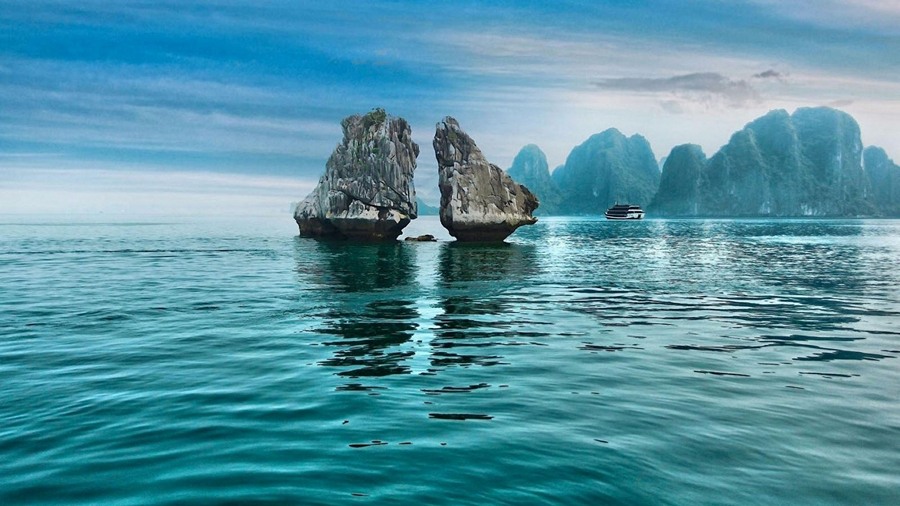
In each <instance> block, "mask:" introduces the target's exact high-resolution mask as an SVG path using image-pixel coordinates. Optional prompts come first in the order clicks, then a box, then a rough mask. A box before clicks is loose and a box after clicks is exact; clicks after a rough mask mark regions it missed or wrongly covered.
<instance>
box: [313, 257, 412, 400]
mask: <svg viewBox="0 0 900 506" xmlns="http://www.w3.org/2000/svg"><path fill="white" fill-rule="evenodd" d="M296 253H297V257H296V262H297V273H298V277H299V278H300V281H301V284H303V283H312V284H313V285H314V288H313V289H312V290H310V291H309V292H307V294H305V296H307V297H309V298H311V299H314V300H311V301H310V302H311V304H312V305H313V306H314V307H320V308H322V311H321V312H320V313H318V314H315V315H314V316H315V317H316V318H317V319H320V321H321V323H320V324H319V325H318V326H316V327H314V328H312V329H310V331H311V332H313V333H315V334H316V335H317V336H320V339H321V340H322V342H321V344H322V345H323V346H327V347H333V348H335V351H334V352H333V353H332V356H331V357H329V358H327V359H325V360H321V361H319V362H318V365H320V366H324V367H334V368H338V369H339V371H337V372H336V373H335V374H337V375H338V376H343V377H349V378H363V377H370V378H371V377H381V376H389V375H394V374H409V372H410V367H409V366H408V365H407V364H406V363H405V362H406V361H407V360H408V359H409V358H410V357H412V356H413V354H414V352H413V351H412V350H409V349H404V348H403V347H404V345H405V344H406V343H408V342H409V341H410V340H411V339H412V337H413V334H414V332H415V330H416V329H417V328H418V323H417V322H416V319H417V318H418V317H419V313H418V311H417V308H416V305H415V302H414V294H412V293H411V292H412V290H413V289H412V288H409V287H412V286H414V284H415V282H414V279H415V269H416V266H415V250H414V248H411V247H409V245H405V244H403V243H381V244H361V243H352V242H331V241H316V240H311V239H298V244H297V248H296ZM380 388H383V387H377V386H370V385H364V384H361V383H358V382H354V383H349V384H346V385H343V386H340V387H338V390H342V391H366V392H370V394H372V395H377V394H376V393H375V392H374V391H375V390H377V389H380Z"/></svg>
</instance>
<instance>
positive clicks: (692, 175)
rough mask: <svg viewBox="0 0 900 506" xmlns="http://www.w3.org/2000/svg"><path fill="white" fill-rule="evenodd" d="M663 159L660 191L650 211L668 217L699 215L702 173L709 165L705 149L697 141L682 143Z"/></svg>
mask: <svg viewBox="0 0 900 506" xmlns="http://www.w3.org/2000/svg"><path fill="white" fill-rule="evenodd" d="M663 160H665V162H664V163H663V170H662V178H661V179H660V182H659V188H660V191H658V192H657V193H656V196H655V197H654V198H653V202H651V203H650V206H648V208H647V212H649V213H651V214H660V215H666V216H692V215H696V214H697V205H698V194H699V192H700V174H701V172H702V171H703V168H704V167H705V166H706V155H705V154H703V149H702V148H700V146H698V145H696V144H682V145H681V146H675V147H674V148H672V152H671V153H670V154H669V156H666V157H664V158H663ZM663 189H665V191H663Z"/></svg>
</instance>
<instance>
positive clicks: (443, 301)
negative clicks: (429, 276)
mask: <svg viewBox="0 0 900 506" xmlns="http://www.w3.org/2000/svg"><path fill="white" fill-rule="evenodd" d="M539 265H540V264H539V262H538V259H537V255H536V250H535V247H534V246H533V245H520V244H508V243H502V244H465V243H446V244H442V245H441V250H440V253H439V256H438V270H439V273H440V280H441V284H440V286H439V288H438V295H439V299H440V306H441V309H442V310H443V312H442V313H441V314H439V315H437V316H435V318H434V326H435V330H434V339H432V341H431V348H432V352H431V356H430V361H431V365H432V369H431V370H430V372H435V371H438V370H441V369H444V368H447V367H451V366H460V367H469V366H472V365H478V366H483V367H488V366H496V365H503V364H505V363H506V362H504V361H503V356H502V355H499V354H497V353H496V351H497V350H498V349H502V348H503V347H506V346H521V345H528V344H534V343H533V342H529V341H525V340H523V339H524V338H525V337H526V336H527V337H531V338H534V337H540V336H543V335H546V334H544V333H542V332H537V331H535V330H534V328H532V327H531V326H530V325H527V324H526V325H523V322H522V321H521V316H520V312H519V310H518V308H517V307H514V306H513V305H512V304H513V302H514V301H515V300H516V299H515V297H516V292H517V291H518V289H520V288H521V286H522V285H523V284H525V282H527V281H529V279H530V278H532V277H533V276H534V275H536V274H537V273H538V272H539Z"/></svg>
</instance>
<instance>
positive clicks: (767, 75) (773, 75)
mask: <svg viewBox="0 0 900 506" xmlns="http://www.w3.org/2000/svg"><path fill="white" fill-rule="evenodd" d="M753 77H754V78H756V79H778V80H779V81H780V80H782V79H784V75H783V74H782V73H781V72H778V71H777V70H772V69H769V70H766V71H765V72H760V73H758V74H753Z"/></svg>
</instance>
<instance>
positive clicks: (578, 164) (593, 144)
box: [553, 128, 660, 214]
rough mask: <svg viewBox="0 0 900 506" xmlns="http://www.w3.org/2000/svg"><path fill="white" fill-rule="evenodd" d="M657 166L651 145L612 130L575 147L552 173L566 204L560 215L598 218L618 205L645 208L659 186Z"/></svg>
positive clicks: (562, 204) (637, 136) (562, 205)
mask: <svg viewBox="0 0 900 506" xmlns="http://www.w3.org/2000/svg"><path fill="white" fill-rule="evenodd" d="M659 178H660V174H659V166H658V165H657V161H656V158H655V157H654V156H653V150H651V149H650V143H648V142H647V140H646V139H645V138H643V137H641V136H640V135H633V136H631V137H625V136H624V135H623V134H622V133H621V132H619V131H618V130H616V129H615V128H611V129H609V130H606V131H604V132H602V133H599V134H596V135H593V136H591V137H590V138H588V139H587V140H586V141H585V142H584V143H582V144H581V145H580V146H577V147H575V148H574V149H573V150H572V152H571V153H570V154H569V156H568V158H566V164H565V165H564V166H563V167H562V168H560V169H557V170H556V171H554V172H553V180H554V181H555V182H556V184H557V186H558V187H559V190H560V192H562V194H563V195H564V196H565V200H564V201H563V202H562V203H561V205H560V212H561V213H566V214H601V213H603V212H604V211H606V209H607V208H609V207H610V206H612V205H613V204H615V203H616V202H619V203H627V204H637V205H640V206H646V205H648V204H649V203H650V201H651V200H652V199H653V196H654V194H655V193H656V189H657V187H658V186H659Z"/></svg>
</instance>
